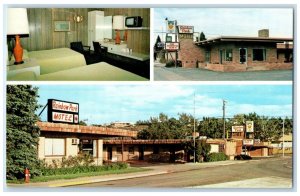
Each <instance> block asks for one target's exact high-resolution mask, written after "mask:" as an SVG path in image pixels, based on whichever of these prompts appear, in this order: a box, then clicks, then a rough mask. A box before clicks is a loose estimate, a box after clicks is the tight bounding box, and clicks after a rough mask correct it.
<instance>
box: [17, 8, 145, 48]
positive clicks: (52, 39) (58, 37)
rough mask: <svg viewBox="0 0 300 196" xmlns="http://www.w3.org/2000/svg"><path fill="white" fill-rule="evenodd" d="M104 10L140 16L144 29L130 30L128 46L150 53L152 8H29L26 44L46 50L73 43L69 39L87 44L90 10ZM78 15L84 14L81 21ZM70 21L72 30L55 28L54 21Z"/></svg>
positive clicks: (24, 46) (106, 14) (106, 12)
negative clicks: (77, 18)
mask: <svg viewBox="0 0 300 196" xmlns="http://www.w3.org/2000/svg"><path fill="white" fill-rule="evenodd" d="M92 10H101V11H104V14H105V16H114V15H124V16H141V17H142V18H143V27H148V29H143V30H128V40H127V45H128V48H132V50H133V51H134V52H139V53H144V54H149V53H150V9H149V8H28V9H27V11H28V21H29V30H30V36H29V37H28V38H22V45H23V48H25V49H27V50H29V51H33V50H46V49H52V48H61V47H67V48H69V47H70V42H73V41H82V42H83V44H84V45H87V44H88V11H92ZM75 15H82V16H83V21H82V22H81V23H76V22H74V20H73V18H74V16H75ZM59 20H62V21H70V22H71V23H70V24H71V31H69V32H55V31H54V21H59Z"/></svg>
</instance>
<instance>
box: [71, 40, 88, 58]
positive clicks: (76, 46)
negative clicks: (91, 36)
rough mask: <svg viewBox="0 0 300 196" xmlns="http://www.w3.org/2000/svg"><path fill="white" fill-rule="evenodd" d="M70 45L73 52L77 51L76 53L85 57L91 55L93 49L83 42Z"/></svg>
mask: <svg viewBox="0 0 300 196" xmlns="http://www.w3.org/2000/svg"><path fill="white" fill-rule="evenodd" d="M70 45H71V49H72V50H75V51H76V52H79V53H81V54H83V55H90V53H91V47H90V46H84V45H83V44H82V42H71V44H70Z"/></svg>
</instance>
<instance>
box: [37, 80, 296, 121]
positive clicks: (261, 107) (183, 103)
mask: <svg viewBox="0 0 300 196" xmlns="http://www.w3.org/2000/svg"><path fill="white" fill-rule="evenodd" d="M38 87H39V95H40V98H39V104H41V105H45V104H46V103H47V99H50V98H53V99H59V100H65V101H70V102H77V103H79V105H80V111H79V112H80V114H79V115H80V120H83V119H88V121H87V123H88V124H104V123H108V124H109V123H111V122H116V121H125V122H132V123H134V122H136V121H137V120H148V119H149V118H150V117H156V116H158V115H159V113H161V112H163V113H165V114H167V115H168V116H169V117H177V114H178V113H183V112H184V113H189V114H193V103H194V102H193V95H194V92H195V95H196V96H195V102H196V106H195V108H196V117H197V118H202V117H203V116H209V117H221V116H222V100H223V99H225V100H226V101H227V104H226V116H228V117H232V116H233V115H235V114H240V113H246V114H248V113H250V112H256V113H258V114H259V115H266V116H289V117H290V116H292V85H178V84H176V85H169V84H159V85H156V84H152V85H150V84H149V85H112V84H109V85H38ZM40 111H41V109H40V110H39V111H37V113H39V112H40ZM46 116H47V110H45V111H44V112H43V114H42V115H41V118H42V120H44V121H46Z"/></svg>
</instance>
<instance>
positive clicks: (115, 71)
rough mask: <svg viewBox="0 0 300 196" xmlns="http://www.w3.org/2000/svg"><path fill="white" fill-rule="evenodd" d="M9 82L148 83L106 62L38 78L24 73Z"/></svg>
mask: <svg viewBox="0 0 300 196" xmlns="http://www.w3.org/2000/svg"><path fill="white" fill-rule="evenodd" d="M8 80H15V81H35V80H38V81H147V80H148V79H146V78H143V77H141V76H139V75H136V74H133V73H131V72H128V71H125V70H123V69H120V68H117V67H115V66H113V65H110V64H108V63H106V62H100V63H95V64H91V65H86V66H80V67H75V68H72V69H68V70H62V71H58V72H54V73H48V74H42V75H39V76H36V75H35V74H33V72H30V71H28V72H23V73H22V74H17V75H15V76H14V77H13V78H8Z"/></svg>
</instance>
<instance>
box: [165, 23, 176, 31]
mask: <svg viewBox="0 0 300 196" xmlns="http://www.w3.org/2000/svg"><path fill="white" fill-rule="evenodd" d="M175 27H176V24H175V21H168V22H167V33H176V31H175V30H176V29H175Z"/></svg>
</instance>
